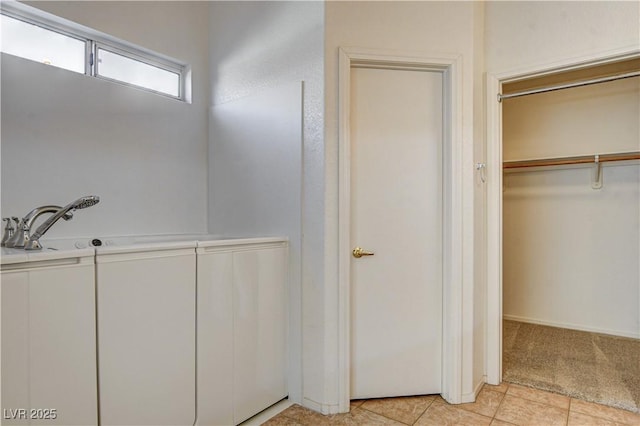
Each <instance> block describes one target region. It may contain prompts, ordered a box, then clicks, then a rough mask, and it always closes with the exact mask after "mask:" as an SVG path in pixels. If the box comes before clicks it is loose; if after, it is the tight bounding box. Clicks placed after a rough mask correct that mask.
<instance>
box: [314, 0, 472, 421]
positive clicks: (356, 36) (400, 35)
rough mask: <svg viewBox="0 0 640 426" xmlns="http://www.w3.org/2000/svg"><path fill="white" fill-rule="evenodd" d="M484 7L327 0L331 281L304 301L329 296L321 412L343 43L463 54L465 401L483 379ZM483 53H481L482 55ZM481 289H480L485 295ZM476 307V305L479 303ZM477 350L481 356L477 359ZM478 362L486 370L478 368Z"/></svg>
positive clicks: (332, 391) (331, 323)
mask: <svg viewBox="0 0 640 426" xmlns="http://www.w3.org/2000/svg"><path fill="white" fill-rule="evenodd" d="M482 7H483V6H482V4H481V3H474V2H391V1H390V2H327V4H326V18H325V19H326V30H325V59H326V62H325V90H326V97H325V99H326V117H325V120H326V136H325V149H326V166H325V170H326V181H325V182H326V203H327V204H326V208H325V213H324V214H325V217H326V231H325V247H326V250H325V259H324V268H325V277H326V278H325V284H324V286H323V287H316V288H314V289H313V291H312V292H311V291H310V292H308V293H305V304H304V306H305V307H306V306H312V305H313V304H314V303H315V301H317V300H324V311H317V318H318V321H317V322H318V323H319V324H321V325H322V329H321V330H318V333H322V334H323V336H324V339H322V340H318V341H316V342H314V346H313V350H314V351H315V352H317V353H319V354H322V356H323V357H324V360H323V363H324V369H323V370H312V369H313V368H315V366H316V363H313V364H309V365H308V367H307V365H305V386H308V390H309V391H308V393H307V394H305V397H306V398H308V399H309V400H310V401H313V402H315V403H316V404H317V405H316V407H317V408H318V409H322V410H323V411H325V412H328V411H332V410H333V409H335V406H336V405H337V403H338V400H337V398H338V395H337V388H338V383H337V378H338V377H339V376H338V374H339V373H340V372H339V371H338V339H337V321H338V302H339V301H338V300H337V294H338V288H337V284H338V272H337V271H338V264H337V262H338V258H337V253H338V241H337V236H338V232H337V230H338V223H337V222H338V205H337V202H338V180H337V179H338V128H337V121H338V104H337V102H338V81H337V71H338V48H339V47H361V48H375V49H382V50H387V51H388V50H396V51H399V52H405V53H406V52H411V53H413V54H415V53H420V54H422V55H423V56H426V57H429V56H433V55H434V54H437V53H440V52H442V53H453V54H459V55H461V56H462V75H463V76H462V79H463V83H462V85H463V87H462V88H461V90H462V97H463V101H462V102H463V105H462V110H463V122H464V129H463V135H462V140H463V144H464V146H463V147H462V151H463V157H464V158H463V168H464V176H463V186H464V188H465V191H464V194H463V199H462V206H463V209H464V212H465V213H464V222H465V225H464V229H465V232H464V236H463V247H464V249H463V271H462V286H463V301H462V303H463V312H464V317H463V318H462V322H463V324H464V325H463V328H464V337H463V340H464V342H463V347H464V348H465V350H464V359H463V371H462V377H461V383H460V385H461V388H462V393H463V398H473V393H474V390H475V387H476V385H477V384H478V383H479V382H480V381H481V379H482V377H481V373H482V371H481V370H482V369H483V368H482V364H483V360H482V357H483V356H484V354H483V353H479V352H475V351H474V350H473V346H474V344H481V342H474V337H480V336H481V335H482V334H483V331H484V330H483V326H482V325H480V326H479V328H478V329H477V330H475V331H476V332H475V333H474V320H475V319H476V318H475V314H474V308H476V307H477V305H482V304H483V301H479V303H477V304H476V303H474V302H475V301H474V258H473V255H474V254H473V248H474V230H473V217H474V216H473V215H474V194H473V188H474V184H473V176H474V175H473V173H474V172H473V162H474V160H476V159H475V158H474V154H475V155H481V151H479V152H476V153H474V149H473V146H474V137H475V136H477V134H476V133H474V118H479V117H478V116H474V102H473V99H474V98H473V96H474V84H475V83H480V82H479V81H476V78H478V77H479V74H480V71H481V68H476V64H475V61H476V60H477V59H479V56H481V55H482V52H481V51H482V40H481V39H480V40H477V41H476V40H475V36H476V35H478V33H481V30H480V31H478V30H479V27H480V28H481V27H482V23H483V22H482ZM478 26H479V27H478ZM478 50H480V52H478ZM480 294H482V292H480ZM474 305H475V306H474ZM474 355H475V356H478V357H479V359H475V360H474ZM474 363H477V364H479V365H480V366H481V367H480V369H479V371H474Z"/></svg>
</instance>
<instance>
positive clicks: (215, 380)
mask: <svg viewBox="0 0 640 426" xmlns="http://www.w3.org/2000/svg"><path fill="white" fill-rule="evenodd" d="M232 281H233V253H230V252H226V253H225V252H221V253H211V254H202V255H199V257H198V421H197V424H198V425H231V424H233V393H232V392H231V389H232V388H233V313H232V306H233V304H232V291H231V288H232Z"/></svg>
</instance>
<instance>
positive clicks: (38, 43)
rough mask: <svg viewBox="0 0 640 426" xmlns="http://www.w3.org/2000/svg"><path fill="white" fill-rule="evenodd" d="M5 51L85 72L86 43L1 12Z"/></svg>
mask: <svg viewBox="0 0 640 426" xmlns="http://www.w3.org/2000/svg"><path fill="white" fill-rule="evenodd" d="M0 18H1V20H0V25H2V39H1V43H2V51H3V52H4V53H9V54H11V55H15V56H20V57H22V58H25V59H30V60H32V61H36V62H42V63H43V64H47V65H53V66H55V67H60V68H64V69H66V70H69V71H75V72H79V73H82V74H84V73H85V63H86V62H85V56H86V53H85V52H86V42H85V41H84V40H80V39H77V38H74V37H69V36H67V35H64V34H61V33H58V32H55V31H51V30H48V29H46V28H42V27H39V26H37V25H34V24H30V23H27V22H24V21H21V20H19V19H15V18H12V17H9V16H6V15H0Z"/></svg>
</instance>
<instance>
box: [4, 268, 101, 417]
mask: <svg viewBox="0 0 640 426" xmlns="http://www.w3.org/2000/svg"><path fill="white" fill-rule="evenodd" d="M92 261H93V259H91V262H92ZM81 263H82V262H81ZM95 332H96V329H95V286H94V266H93V264H92V263H91V264H79V265H78V266H72V267H50V268H49V267H43V268H38V269H35V268H34V269H33V270H29V269H26V270H21V271H17V272H6V271H5V272H2V408H3V424H59V425H91V424H94V425H95V424H97V421H98V418H97V381H96V377H97V376H96V374H97V373H96V338H95V336H96V335H95ZM16 409H25V410H26V412H24V413H16V412H15V411H14V412H13V413H12V412H11V411H10V410H16ZM29 409H36V410H38V409H41V410H42V411H35V412H31V411H30V410H29ZM47 410H55V412H54V411H47ZM47 415H48V417H45V418H35V417H41V416H47ZM16 416H17V417H18V418H14V417H16ZM19 417H22V419H20V418H19Z"/></svg>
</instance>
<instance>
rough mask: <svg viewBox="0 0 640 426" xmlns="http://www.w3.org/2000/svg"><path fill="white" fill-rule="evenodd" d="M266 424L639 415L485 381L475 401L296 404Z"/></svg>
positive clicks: (583, 421)
mask: <svg viewBox="0 0 640 426" xmlns="http://www.w3.org/2000/svg"><path fill="white" fill-rule="evenodd" d="M263 424H264V425H265V426H279V425H286V426H297V425H313V426H316V425H318V426H322V425H399V426H402V425H416V426H425V425H494V426H502V425H540V426H547V425H549V426H551V425H566V426H578V425H579V426H588V425H601V426H607V425H633V426H640V414H636V413H633V412H630V411H625V410H619V409H616V408H611V407H607V406H604V405H599V404H594V403H591V402H585V401H581V400H579V399H575V398H569V397H567V396H564V395H558V394H554V393H550V392H545V391H541V390H537V389H531V388H527V387H524V386H520V385H516V384H509V383H503V384H501V385H500V386H491V385H484V387H483V388H482V390H481V391H480V394H479V395H478V398H477V400H476V402H474V403H470V404H460V405H450V404H448V403H447V402H446V401H445V400H443V399H442V398H441V397H440V396H434V395H427V396H414V397H405V398H383V399H369V400H356V401H351V412H350V413H345V414H335V415H331V416H323V415H322V414H319V413H316V412H314V411H311V410H308V409H306V408H303V407H301V406H299V405H293V406H291V407H289V408H287V409H286V410H284V411H282V412H281V413H280V414H278V415H277V416H275V417H273V418H271V419H270V420H268V421H267V422H266V423H263Z"/></svg>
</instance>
